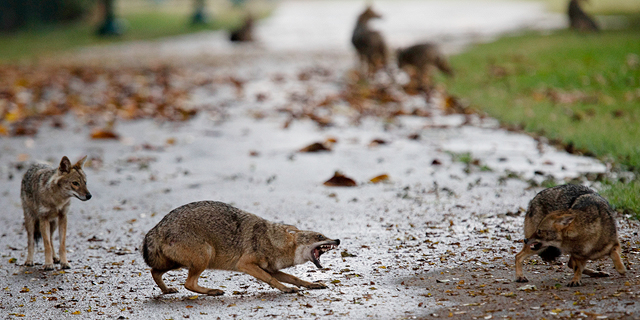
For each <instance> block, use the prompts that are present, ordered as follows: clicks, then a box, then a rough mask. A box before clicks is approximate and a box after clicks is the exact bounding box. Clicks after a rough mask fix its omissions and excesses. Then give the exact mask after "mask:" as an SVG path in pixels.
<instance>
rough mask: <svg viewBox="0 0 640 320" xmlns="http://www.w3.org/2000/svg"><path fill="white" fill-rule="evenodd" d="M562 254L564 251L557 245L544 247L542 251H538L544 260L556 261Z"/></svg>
mask: <svg viewBox="0 0 640 320" xmlns="http://www.w3.org/2000/svg"><path fill="white" fill-rule="evenodd" d="M560 254H562V252H561V251H560V249H558V248H556V247H548V248H546V249H544V250H543V251H542V252H540V253H538V255H539V256H540V258H542V260H544V261H546V262H552V261H554V260H555V259H556V258H557V257H559V256H560Z"/></svg>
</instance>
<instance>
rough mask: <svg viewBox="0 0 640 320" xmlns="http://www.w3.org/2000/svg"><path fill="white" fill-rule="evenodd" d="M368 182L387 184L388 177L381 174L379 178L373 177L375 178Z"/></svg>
mask: <svg viewBox="0 0 640 320" xmlns="http://www.w3.org/2000/svg"><path fill="white" fill-rule="evenodd" d="M369 181H370V182H371V183H380V182H388V181H389V175H387V174H381V175H379V176H375V177H373V178H371V180H369Z"/></svg>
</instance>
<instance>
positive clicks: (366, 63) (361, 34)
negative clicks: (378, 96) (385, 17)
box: [351, 6, 387, 76]
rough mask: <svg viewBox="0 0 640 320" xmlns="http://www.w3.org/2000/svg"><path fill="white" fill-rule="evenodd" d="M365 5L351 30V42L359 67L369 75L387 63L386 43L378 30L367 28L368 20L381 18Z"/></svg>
mask: <svg viewBox="0 0 640 320" xmlns="http://www.w3.org/2000/svg"><path fill="white" fill-rule="evenodd" d="M381 17H382V16H381V15H379V14H377V13H376V12H374V11H373V9H371V6H369V7H367V8H366V9H365V10H364V11H363V12H362V13H361V14H360V16H359V17H358V21H357V23H356V27H355V29H354V30H353V36H352V37H351V43H352V44H353V46H354V47H355V48H356V51H358V58H359V60H360V65H361V68H363V67H364V68H366V71H367V73H368V74H369V76H371V75H373V74H374V73H376V72H377V71H378V70H380V69H382V68H385V67H386V65H387V45H386V44H385V42H384V39H383V38H382V35H381V34H380V32H378V31H375V30H371V29H369V25H368V23H369V20H371V19H376V18H381Z"/></svg>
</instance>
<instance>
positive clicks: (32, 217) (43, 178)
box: [20, 157, 91, 270]
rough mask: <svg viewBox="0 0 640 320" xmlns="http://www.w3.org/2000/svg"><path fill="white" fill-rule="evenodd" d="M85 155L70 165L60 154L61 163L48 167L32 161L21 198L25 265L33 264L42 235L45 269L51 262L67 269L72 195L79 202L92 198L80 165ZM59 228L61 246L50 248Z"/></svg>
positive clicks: (25, 175) (23, 180)
mask: <svg viewBox="0 0 640 320" xmlns="http://www.w3.org/2000/svg"><path fill="white" fill-rule="evenodd" d="M86 159H87V157H84V158H82V159H80V161H78V162H77V163H76V164H74V165H71V162H70V161H69V158H67V157H62V160H61V161H60V166H59V167H57V168H55V167H50V166H47V165H44V164H34V165H32V166H31V167H30V168H29V169H28V170H27V172H25V174H24V177H23V178H22V186H21V189H20V199H21V200H22V210H23V212H24V226H25V228H26V229H27V250H28V252H27V260H26V262H25V265H26V266H33V254H34V250H35V242H36V240H38V239H39V238H40V237H42V240H43V243H44V256H45V259H44V269H45V270H53V264H54V263H60V267H61V268H62V269H69V268H71V265H70V264H69V261H68V260H67V251H66V244H65V243H66V233H67V213H68V212H69V204H70V202H71V197H76V198H78V199H80V200H82V201H86V200H89V199H91V193H90V192H89V190H88V189H87V177H86V175H85V173H84V171H83V170H82V165H83V164H84V161H85V160H86ZM57 227H59V228H60V231H59V238H60V249H59V254H60V256H59V257H58V255H57V254H56V252H55V250H54V249H53V241H52V239H53V232H54V231H55V230H56V228H57Z"/></svg>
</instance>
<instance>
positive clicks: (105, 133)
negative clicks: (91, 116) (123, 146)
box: [91, 129, 120, 139]
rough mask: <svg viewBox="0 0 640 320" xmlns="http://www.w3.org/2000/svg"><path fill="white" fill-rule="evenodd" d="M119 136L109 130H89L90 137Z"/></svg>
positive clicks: (116, 137)
mask: <svg viewBox="0 0 640 320" xmlns="http://www.w3.org/2000/svg"><path fill="white" fill-rule="evenodd" d="M119 138H120V136H119V135H118V134H116V133H114V132H113V131H111V130H105V129H94V130H93V131H92V132H91V139H119Z"/></svg>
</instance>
